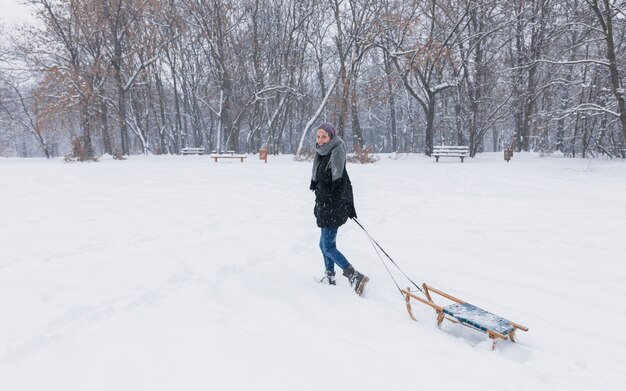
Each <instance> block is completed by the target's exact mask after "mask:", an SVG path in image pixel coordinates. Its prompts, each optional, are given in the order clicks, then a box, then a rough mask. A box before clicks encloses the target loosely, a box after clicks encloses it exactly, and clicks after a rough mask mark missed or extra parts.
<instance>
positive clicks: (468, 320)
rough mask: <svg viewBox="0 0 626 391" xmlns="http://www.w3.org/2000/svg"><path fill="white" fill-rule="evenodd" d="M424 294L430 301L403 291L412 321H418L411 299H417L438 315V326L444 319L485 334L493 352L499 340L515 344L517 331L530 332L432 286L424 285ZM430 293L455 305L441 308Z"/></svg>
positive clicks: (407, 290) (519, 325)
mask: <svg viewBox="0 0 626 391" xmlns="http://www.w3.org/2000/svg"><path fill="white" fill-rule="evenodd" d="M422 287H423V288H424V294H425V295H426V298H427V299H428V300H425V299H422V298H421V297H418V296H416V295H414V294H413V293H412V292H411V290H410V289H409V288H407V289H405V290H404V289H403V290H402V294H403V295H404V297H405V300H406V309H407V311H408V312H409V316H410V317H411V319H413V320H415V321H417V319H415V317H414V316H413V312H412V311H411V303H410V301H411V299H416V300H417V301H420V302H422V303H424V304H427V305H429V306H431V307H432V308H433V309H434V310H435V312H436V313H437V326H438V327H441V323H442V322H443V321H444V319H446V320H449V321H451V322H453V323H459V324H461V325H463V326H466V327H469V328H472V329H474V330H478V331H480V332H483V333H485V334H487V335H488V336H489V338H491V339H492V340H493V342H492V344H491V350H494V349H495V348H496V343H498V341H499V340H501V339H502V340H507V339H508V340H510V341H511V342H515V331H516V330H522V331H528V327H525V326H522V325H521V324H518V323H514V322H511V321H510V320H507V319H504V318H502V317H500V316H498V315H495V314H492V313H491V312H488V311H485V310H483V309H482V308H478V307H476V306H474V305H472V304H469V303H466V302H464V301H463V300H460V299H457V298H456V297H454V296H452V295H449V294H447V293H445V292H443V291H440V290H438V289H435V288H433V287H432V286H429V285H426V284H423V285H422ZM430 292H433V293H436V294H438V295H440V296H442V297H445V298H446V299H448V300H450V301H452V302H454V304H450V305H447V306H440V305H438V304H435V302H434V301H433V298H432V296H431V295H430Z"/></svg>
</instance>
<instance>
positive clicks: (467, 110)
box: [0, 0, 626, 160]
mask: <svg viewBox="0 0 626 391" xmlns="http://www.w3.org/2000/svg"><path fill="white" fill-rule="evenodd" d="M21 4H22V6H23V9H24V10H25V12H26V13H27V15H28V16H27V17H25V22H23V23H19V24H15V23H7V22H6V21H5V23H4V26H3V27H2V29H1V32H0V37H1V41H0V156H24V157H27V156H46V157H54V156H71V157H74V158H77V159H79V160H91V159H94V158H97V157H98V156H101V155H103V154H109V155H113V156H117V157H123V156H125V155H132V154H178V153H180V151H181V149H182V148H184V147H204V148H205V149H206V150H209V151H212V150H215V151H224V150H234V151H237V152H239V153H255V152H256V151H258V150H259V148H261V147H263V146H267V147H268V148H269V151H270V153H272V154H298V155H306V154H307V152H308V151H310V150H311V149H312V146H313V137H312V135H311V131H312V129H313V128H314V126H315V125H316V124H317V123H319V122H321V121H331V122H333V123H335V124H336V125H337V127H338V129H339V132H340V134H341V135H342V136H343V137H344V138H345V139H346V141H347V143H348V147H349V148H350V149H351V150H360V149H362V148H364V147H366V148H368V150H370V151H373V152H402V153H404V152H423V153H425V154H427V155H430V153H431V152H432V147H433V145H440V144H444V145H469V147H470V154H471V155H472V156H475V154H477V153H480V152H483V151H501V150H502V149H504V148H506V147H507V146H511V145H512V146H513V148H514V149H515V150H517V151H539V152H542V153H559V154H562V155H564V156H570V157H576V156H584V157H587V156H609V157H622V158H624V157H626V143H625V139H626V102H625V99H624V89H623V87H622V85H623V78H624V73H625V72H626V70H625V69H624V57H625V51H626V44H625V39H624V38H625V35H626V2H625V1H617V0H511V1H495V0H402V1H397V0H298V1H296V0H265V1H260V0H238V1H234V0H231V1H229V0H24V1H21Z"/></svg>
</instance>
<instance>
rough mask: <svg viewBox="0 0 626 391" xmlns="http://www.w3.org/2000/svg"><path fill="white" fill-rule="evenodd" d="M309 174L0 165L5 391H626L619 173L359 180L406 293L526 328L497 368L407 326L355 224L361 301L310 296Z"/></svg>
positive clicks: (554, 168) (149, 160) (352, 250)
mask: <svg viewBox="0 0 626 391" xmlns="http://www.w3.org/2000/svg"><path fill="white" fill-rule="evenodd" d="M310 169H311V163H300V162H295V161H293V159H292V157H290V156H281V157H273V156H270V158H269V162H268V163H267V164H264V163H262V162H261V161H259V160H257V157H256V156H250V157H249V158H248V159H247V161H246V162H245V163H243V164H242V163H239V162H238V161H224V162H222V161H220V162H219V163H215V162H213V160H211V159H210V158H209V157H207V156H185V157H179V156H161V157H133V158H131V159H129V160H126V161H116V160H112V159H104V160H103V161H101V162H100V163H81V164H79V163H74V164H66V163H63V162H62V160H60V159H56V160H51V161H46V160H42V159H17V158H11V159H0V390H6V391H16V390H63V391H69V390H80V391H84V390H89V391H95V390H107V391H110V390H133V391H134V390H151V391H156V390H245V389H250V390H253V389H254V390H333V389H342V390H381V389H385V390H387V389H398V390H400V389H405V390H406V389H461V388H462V389H464V390H567V391H572V390H623V389H624V388H625V387H626V375H625V374H624V371H623V365H624V360H623V357H624V351H625V348H626V337H625V335H624V333H623V331H622V326H623V325H624V323H625V321H626V314H625V311H624V308H625V305H624V299H626V266H625V262H626V251H625V250H626V246H625V245H624V243H625V239H624V223H625V222H626V163H625V162H624V161H620V160H614V161H606V160H592V161H588V160H583V159H563V158H554V157H551V158H542V157H539V156H537V155H532V154H516V156H514V158H513V160H512V161H511V163H509V164H507V163H505V162H504V161H503V160H502V156H501V154H483V155H480V156H479V157H478V158H476V159H468V160H466V162H465V163H463V164H461V163H460V162H459V160H458V159H442V160H441V161H440V163H438V164H435V162H434V159H430V158H427V157H424V156H408V157H407V156H400V157H390V156H382V158H381V160H380V161H379V162H378V163H376V164H373V165H363V166H360V165H354V164H350V165H348V171H349V172H350V176H351V179H352V182H353V186H354V189H355V203H356V208H357V212H358V214H359V219H360V220H361V222H362V223H363V224H364V225H365V227H366V228H367V229H368V230H369V232H370V233H371V234H372V235H373V237H374V238H375V239H376V240H377V241H378V242H379V243H380V244H381V245H382V246H383V247H384V248H385V250H386V251H387V252H388V253H389V254H390V255H391V256H392V257H393V258H394V259H395V260H396V261H397V262H398V264H399V265H400V266H401V267H402V268H403V269H404V270H405V271H406V272H407V273H408V274H409V275H411V276H412V277H413V278H414V279H415V280H416V281H417V282H420V283H421V282H427V283H429V284H431V285H433V286H435V287H438V288H440V289H443V290H445V291H447V292H449V293H451V294H453V295H455V296H457V297H460V298H462V299H465V300H467V301H468V302H470V303H473V304H475V305H478V306H480V307H482V308H485V309H487V310H490V311H492V312H494V313H496V314H499V315H501V316H504V317H506V318H508V319H510V320H513V321H516V322H518V323H521V324H523V325H526V326H528V327H529V328H530V331H529V332H528V333H523V332H518V342H519V343H518V344H512V343H510V342H508V341H506V342H500V343H499V344H498V348H497V349H496V351H493V352H492V351H491V344H490V341H489V340H488V339H487V338H486V336H485V335H484V334H481V333H478V332H476V331H472V330H470V329H467V328H463V327H461V326H458V325H454V324H452V323H449V322H447V323H445V324H444V326H443V328H442V330H438V329H437V327H436V322H435V313H434V312H433V311H432V310H431V309H430V308H429V307H426V306H425V305H420V304H419V303H416V304H414V305H413V308H414V313H415V314H416V317H417V318H418V320H419V323H416V322H413V321H411V320H410V319H409V317H408V314H407V313H406V310H405V306H404V301H403V298H402V297H401V295H400V294H399V293H398V291H397V289H396V288H395V286H394V285H393V282H392V281H391V279H390V278H389V276H388V275H387V272H386V271H385V269H384V267H383V265H382V264H381V262H380V260H379V259H378V257H377V256H376V253H375V252H374V250H373V248H372V247H371V245H370V243H369V241H368V240H367V238H366V236H365V234H364V233H363V232H362V231H361V230H360V228H359V227H358V226H357V225H356V224H354V223H353V222H351V221H350V222H348V224H347V225H345V226H344V227H342V228H341V229H340V232H339V236H338V245H339V248H340V249H341V250H342V251H343V252H344V254H345V255H346V256H347V257H348V259H349V260H350V261H351V262H352V263H353V264H354V265H355V266H356V267H357V269H359V270H360V271H363V272H364V273H366V274H368V275H369V276H370V277H371V282H370V284H369V285H368V287H367V291H366V293H365V295H364V297H357V296H356V295H355V294H354V293H353V292H352V291H351V289H350V287H349V286H348V285H347V282H346V281H345V279H343V278H340V279H338V285H337V286H335V287H330V286H325V285H322V284H320V283H318V282H316V280H315V278H316V277H320V276H321V274H322V271H323V263H322V258H321V255H320V253H319V248H318V240H319V239H318V228H317V227H316V225H315V220H314V218H313V214H312V210H313V194H312V193H311V192H310V191H309V190H307V188H308V185H309V177H310ZM397 277H398V278H399V280H400V281H401V284H402V286H407V282H406V281H405V280H402V278H401V276H398V275H397ZM443 303H445V302H443Z"/></svg>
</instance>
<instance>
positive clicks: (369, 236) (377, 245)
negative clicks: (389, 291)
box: [352, 218, 426, 296]
mask: <svg viewBox="0 0 626 391" xmlns="http://www.w3.org/2000/svg"><path fill="white" fill-rule="evenodd" d="M352 220H354V222H355V223H357V224H358V225H359V227H361V229H362V230H363V232H365V235H367V238H368V239H369V240H370V243H372V246H373V247H374V250H376V254H377V255H378V258H380V260H381V262H382V263H383V265H384V266H385V269H387V273H389V276H390V277H391V279H392V280H393V283H394V284H396V287H397V288H398V290H399V291H400V294H402V295H403V296H404V294H403V293H402V289H400V286H399V285H398V283H397V281H396V279H395V278H394V277H393V274H392V273H391V270H389V267H388V266H387V264H386V263H385V260H384V259H383V257H381V256H380V253H379V252H378V249H380V251H382V252H383V254H385V256H386V257H387V258H389V260H390V261H391V263H393V264H394V266H395V267H396V268H398V270H399V271H400V273H402V275H403V276H404V277H405V278H406V279H407V280H409V281H410V282H411V284H413V285H414V286H415V287H416V288H417V289H418V290H419V291H420V292H422V293H424V291H423V290H422V288H420V287H419V285H417V284H416V283H415V282H414V281H413V280H412V279H411V277H409V276H407V274H406V273H405V272H404V270H402V269H401V268H400V266H398V264H397V263H396V262H395V261H394V260H393V258H391V256H389V254H387V252H386V251H385V250H384V249H383V248H382V247H381V246H380V244H378V242H377V241H376V240H375V239H374V238H373V237H372V235H370V233H369V232H367V230H366V229H365V227H363V225H362V224H361V223H360V222H359V220H357V219H356V218H354V219H352ZM376 247H378V248H376ZM424 294H426V293H424Z"/></svg>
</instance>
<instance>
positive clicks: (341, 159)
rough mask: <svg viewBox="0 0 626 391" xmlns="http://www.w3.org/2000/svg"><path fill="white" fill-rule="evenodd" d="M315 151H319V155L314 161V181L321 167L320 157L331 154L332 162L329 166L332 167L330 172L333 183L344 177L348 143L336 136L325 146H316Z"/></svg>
mask: <svg viewBox="0 0 626 391" xmlns="http://www.w3.org/2000/svg"><path fill="white" fill-rule="evenodd" d="M315 151H317V154H316V155H315V160H314V161H313V175H312V178H311V179H312V180H314V181H316V180H317V178H316V176H317V168H318V167H319V165H320V160H321V157H320V155H321V156H326V155H328V154H329V153H330V161H329V162H328V164H329V165H330V172H331V174H332V176H333V181H334V180H337V179H339V178H341V177H342V176H343V168H344V167H345V165H346V143H344V142H343V140H342V139H341V137H339V136H335V137H333V138H332V139H330V141H329V142H327V143H326V144H324V145H317V144H315Z"/></svg>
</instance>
